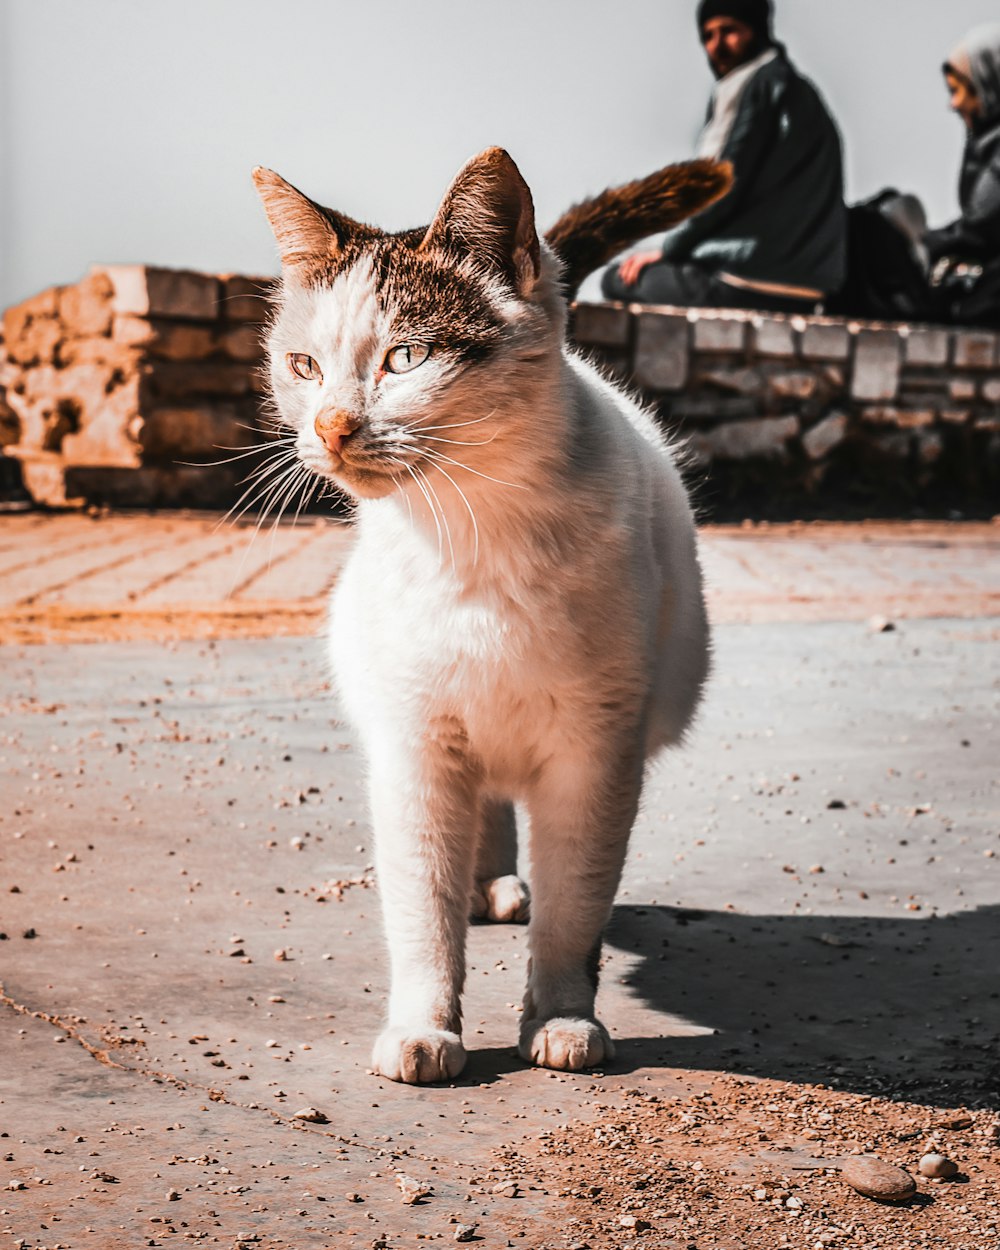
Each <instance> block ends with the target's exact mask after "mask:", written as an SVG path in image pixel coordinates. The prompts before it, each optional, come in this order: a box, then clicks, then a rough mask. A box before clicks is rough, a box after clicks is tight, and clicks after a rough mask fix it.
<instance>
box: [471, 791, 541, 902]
mask: <svg viewBox="0 0 1000 1250" xmlns="http://www.w3.org/2000/svg"><path fill="white" fill-rule="evenodd" d="M469 910H470V914H471V916H472V918H473V919H474V920H494V921H497V922H498V923H500V924H510V923H523V922H524V921H526V920H527V919H528V911H529V896H528V887H527V885H525V883H524V882H523V881H522V880H521V878H520V877H519V876H518V875H517V822H516V820H515V817H514V804H513V803H509V802H507V801H506V800H503V799H494V798H487V797H484V798H483V800H482V801H481V803H480V807H479V831H478V841H477V845H476V876H475V882H474V884H473V887H472V899H471V902H470V907H469Z"/></svg>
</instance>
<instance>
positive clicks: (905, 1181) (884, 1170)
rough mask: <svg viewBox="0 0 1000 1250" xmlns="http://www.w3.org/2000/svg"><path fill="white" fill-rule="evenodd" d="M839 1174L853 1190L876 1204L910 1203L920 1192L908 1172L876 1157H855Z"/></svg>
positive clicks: (846, 1163) (849, 1160)
mask: <svg viewBox="0 0 1000 1250" xmlns="http://www.w3.org/2000/svg"><path fill="white" fill-rule="evenodd" d="M840 1174H841V1176H842V1177H843V1178H844V1180H845V1181H847V1183H848V1185H850V1186H851V1188H852V1189H856V1190H857V1191H858V1193H859V1194H863V1195H864V1196H865V1197H866V1198H874V1199H875V1200H876V1201H877V1202H908V1201H909V1200H910V1199H911V1198H912V1197H913V1195H914V1194H915V1193H916V1191H917V1182H916V1181H915V1180H914V1179H913V1177H912V1176H911V1175H910V1174H909V1172H907V1171H906V1170H905V1169H904V1168H898V1167H896V1166H895V1165H894V1164H892V1163H886V1162H885V1161H884V1160H882V1159H877V1158H876V1157H875V1156H874V1155H855V1156H853V1157H852V1158H850V1159H848V1160H847V1161H846V1162H845V1163H844V1165H843V1167H842V1168H841V1172H840Z"/></svg>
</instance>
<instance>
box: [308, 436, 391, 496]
mask: <svg viewBox="0 0 1000 1250" xmlns="http://www.w3.org/2000/svg"><path fill="white" fill-rule="evenodd" d="M300 454H301V459H302V461H303V463H304V464H305V466H306V468H308V469H310V470H311V471H312V472H313V473H315V474H316V475H317V476H318V477H322V478H325V479H326V480H327V481H329V482H334V483H336V485H338V486H340V487H342V488H344V489H345V490H347V491H348V492H349V493H350V494H352V495H357V496H359V497H361V498H366V499H377V498H380V497H381V496H382V495H387V494H389V493H390V491H392V490H395V489H396V487H397V485H398V483H399V482H400V480H401V479H402V478H405V477H406V476H407V472H408V465H407V460H408V459H409V457H406V458H404V457H403V456H402V455H397V454H393V453H389V452H387V451H385V450H382V449H374V448H370V447H366V446H364V445H360V444H359V445H357V446H355V445H353V440H350V439H348V440H346V441H345V442H344V443H343V445H342V446H341V447H340V448H339V449H338V450H337V451H333V450H330V449H328V448H323V450H322V452H320V451H319V450H318V449H315V448H308V449H305V450H304V453H300Z"/></svg>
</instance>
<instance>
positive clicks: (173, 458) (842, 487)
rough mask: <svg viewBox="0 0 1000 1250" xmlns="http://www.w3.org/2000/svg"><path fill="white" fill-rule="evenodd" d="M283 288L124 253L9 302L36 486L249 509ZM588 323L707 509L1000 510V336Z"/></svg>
mask: <svg viewBox="0 0 1000 1250" xmlns="http://www.w3.org/2000/svg"><path fill="white" fill-rule="evenodd" d="M270 283H271V280H270V279H267V278H249V277H242V276H238V275H221V276H220V275H213V274H201V273H191V272H187V271H180V270H167V269H156V268H151V267H149V266H141V265H135V266H105V267H100V268H95V269H94V270H93V271H92V272H91V273H90V274H89V275H88V276H87V277H86V278H85V279H84V280H83V281H82V282H79V283H76V284H74V285H73V286H67V287H60V288H54V289H52V290H49V291H44V292H42V294H40V295H37V296H35V297H33V298H32V299H29V300H27V301H25V302H24V303H23V304H20V305H18V306H16V307H14V308H10V309H8V310H7V312H6V313H5V314H4V318H3V331H4V343H3V345H2V349H0V447H2V449H3V452H4V453H5V454H6V456H8V457H14V458H16V460H17V461H18V462H19V464H20V466H21V468H22V471H23V477H24V482H25V485H26V486H27V488H28V490H29V492H30V493H31V495H32V496H33V497H34V498H35V499H37V500H39V501H42V502H46V503H50V504H62V503H66V502H68V501H83V502H89V503H102V502H107V503H111V504H117V505H142V506H145V505H152V506H176V505H189V506H207V507H218V506H221V505H227V504H229V503H231V502H232V501H233V500H234V499H235V498H236V496H237V494H238V485H237V484H238V481H239V479H240V478H241V477H243V476H244V475H245V473H246V466H247V465H248V464H251V465H252V463H253V461H252V459H250V460H239V461H235V462H233V463H231V464H229V465H225V464H223V465H213V464H211V463H210V462H212V461H217V460H221V459H224V458H225V456H226V455H227V452H226V451H225V450H220V449H227V448H231V449H236V450H238V449H240V448H247V447H249V446H250V445H251V444H253V443H256V442H259V441H261V439H262V438H263V437H266V435H264V434H263V432H262V430H263V427H264V426H265V425H266V422H263V421H262V418H261V416H260V403H261V392H262V389H263V387H262V381H261V376H260V366H261V363H262V359H261V351H260V327H261V322H262V321H263V320H264V319H265V317H266V315H267V310H268V302H267V297H268V293H269V289H270ZM572 332H573V336H574V338H575V340H576V342H577V344H578V345H579V346H580V347H581V348H582V349H583V350H584V351H586V352H587V353H589V354H591V355H594V356H596V357H597V358H598V359H600V360H601V361H603V362H604V363H605V365H606V366H607V368H608V369H609V370H610V371H611V372H612V373H614V374H615V375H616V376H619V377H622V378H624V379H626V380H628V381H629V382H630V383H631V384H632V385H634V386H635V387H636V388H638V389H639V391H640V392H641V393H642V394H643V396H644V397H645V398H646V399H647V400H648V401H649V402H650V403H651V404H652V405H654V406H655V408H656V410H657V411H658V413H659V415H660V418H661V420H662V422H663V423H664V425H665V426H666V427H667V428H668V429H669V430H670V431H671V432H672V433H673V434H675V435H676V436H678V438H679V439H680V440H681V441H683V443H684V445H685V446H686V448H687V453H688V463H689V471H690V476H691V477H692V479H693V480H694V481H695V483H696V488H697V492H698V495H699V499H700V502H701V505H702V507H703V509H704V510H705V511H706V512H708V513H709V514H714V515H716V516H740V515H747V516H767V515H775V516H778V515H794V514H798V515H803V514H810V513H811V514H822V513H824V512H826V513H838V512H843V511H844V510H848V511H850V510H862V511H865V512H868V513H875V514H877V513H890V514H891V513H894V512H901V511H904V512H905V511H910V512H912V511H913V510H914V509H916V510H921V509H923V510H925V511H935V512H942V511H944V512H947V511H948V510H956V511H962V512H966V513H969V514H986V515H992V514H993V513H995V512H998V511H1000V361H998V351H1000V345H998V336H997V335H996V334H994V333H992V332H988V331H980V330H944V329H937V328H933V327H924V326H906V325H879V324H870V323H857V322H845V321H839V320H834V319H830V318H809V319H805V318H802V317H795V316H792V317H782V316H774V315H769V314H768V315H764V314H759V313H744V312H729V311H727V312H714V311H694V310H691V311H688V310H684V309H674V308H642V307H638V306H633V307H625V306H622V305H617V304H580V305H578V306H577V307H576V309H575V312H574V315H573V324H572ZM4 392H6V400H5V401H4Z"/></svg>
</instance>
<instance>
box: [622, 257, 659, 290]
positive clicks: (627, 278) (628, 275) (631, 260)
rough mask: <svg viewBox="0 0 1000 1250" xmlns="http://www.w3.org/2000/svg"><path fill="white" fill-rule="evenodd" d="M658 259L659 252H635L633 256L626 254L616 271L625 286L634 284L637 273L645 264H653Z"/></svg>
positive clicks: (638, 273) (637, 278)
mask: <svg viewBox="0 0 1000 1250" xmlns="http://www.w3.org/2000/svg"><path fill="white" fill-rule="evenodd" d="M659 259H660V253H659V252H636V253H635V255H634V256H626V257H625V259H624V260H623V261H622V263H621V264H620V265H619V266H618V273H619V274H620V275H621V280H622V282H624V283H625V285H626V286H634V285H635V284H636V283H637V282H638V281H639V275H640V274H641V273H642V271H643V270H644V269H645V268H646V266H647V265H652V264H655V263H656V261H658V260H659Z"/></svg>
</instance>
